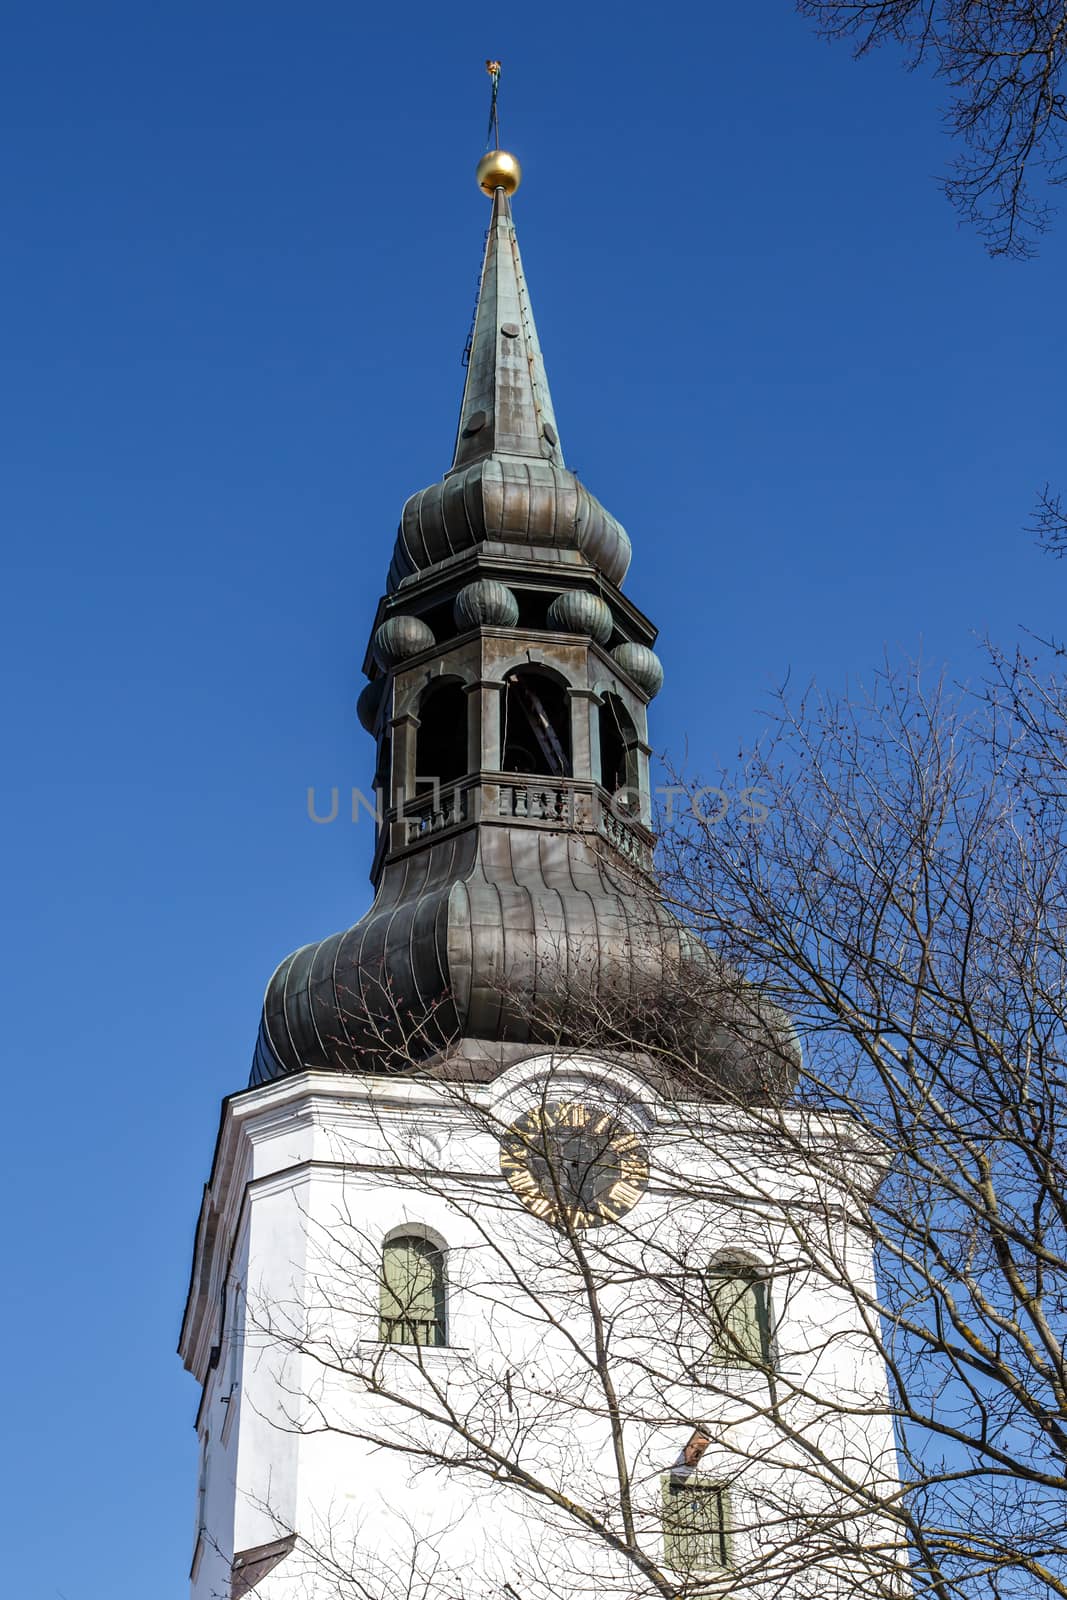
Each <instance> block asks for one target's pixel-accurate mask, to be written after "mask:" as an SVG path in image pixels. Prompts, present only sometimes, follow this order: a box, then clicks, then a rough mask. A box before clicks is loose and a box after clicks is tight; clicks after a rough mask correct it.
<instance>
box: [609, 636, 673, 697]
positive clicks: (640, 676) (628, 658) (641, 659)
mask: <svg viewBox="0 0 1067 1600" xmlns="http://www.w3.org/2000/svg"><path fill="white" fill-rule="evenodd" d="M611 655H612V660H614V661H617V662H618V664H619V666H620V667H621V668H622V670H623V671H624V672H625V674H626V676H627V677H628V678H632V679H633V681H634V682H635V683H636V685H637V687H638V688H639V689H643V690H644V692H645V694H647V695H648V698H649V699H650V700H654V699H655V698H656V696H657V695H658V694H659V692H660V690H661V689H662V688H663V663H662V661H661V660H660V658H659V656H658V655H657V654H656V652H655V651H654V650H650V649H649V648H648V645H647V644H631V643H629V641H627V643H626V644H619V645H616V646H615V649H614V650H613V651H612V652H611Z"/></svg>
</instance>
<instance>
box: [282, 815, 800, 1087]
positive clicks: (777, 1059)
mask: <svg viewBox="0 0 1067 1600" xmlns="http://www.w3.org/2000/svg"><path fill="white" fill-rule="evenodd" d="M529 842H530V836H529V835H526V836H524V835H521V834H520V835H518V836H517V837H512V836H511V835H510V834H508V833H506V832H500V833H498V834H497V836H496V839H495V841H494V842H493V844H492V845H491V846H489V845H487V842H486V838H485V836H484V835H483V834H481V833H479V832H478V831H476V830H472V831H471V832H468V833H465V834H463V835H462V836H461V838H460V839H458V840H457V841H455V842H454V843H453V844H440V845H437V846H434V847H433V848H431V849H429V850H426V851H424V852H422V853H421V854H420V855H418V856H414V857H411V858H409V860H408V861H406V862H402V863H397V864H396V865H395V866H393V867H391V868H388V869H387V871H386V874H385V877H384V879H383V881H382V885H381V888H380V890H379V892H378V896H377V898H376V900H375V902H374V905H373V906H372V907H371V909H370V910H369V911H368V913H367V915H366V916H365V917H363V918H362V920H361V921H360V922H357V923H356V924H355V926H354V927H351V928H349V929H348V930H347V931H346V932H344V933H337V934H334V935H332V937H330V938H328V939H324V940H323V941H322V942H321V943H319V944H313V945H306V946H305V947H304V948H303V949H301V950H297V951H295V952H294V954H293V955H291V956H290V957H289V958H288V959H287V960H286V961H283V962H282V964H281V966H280V967H279V968H278V970H277V972H276V973H275V974H274V976H273V977H272V979H271V981H270V984H269V986H268V988H267V994H266V998H265V1000H264V1005H263V1020H262V1024H261V1027H260V1035H259V1042H258V1044H257V1047H256V1055H255V1061H254V1065H253V1071H252V1082H253V1083H263V1082H267V1081H268V1080H270V1079H272V1078H276V1077H280V1076H282V1075H284V1074H286V1073H289V1072H300V1071H302V1070H303V1069H304V1068H306V1067H312V1068H320V1069H321V1068H328V1069H333V1070H339V1071H348V1072H382V1071H391V1070H392V1071H397V1070H404V1069H410V1068H411V1067H413V1066H415V1065H417V1064H418V1063H419V1062H420V1061H425V1060H427V1059H428V1058H432V1057H434V1056H438V1055H441V1054H442V1053H443V1054H444V1056H445V1057H446V1059H447V1055H448V1052H449V1050H450V1049H451V1047H452V1046H454V1045H455V1044H456V1043H457V1042H458V1041H459V1040H463V1041H471V1040H474V1041H482V1042H484V1044H485V1045H486V1046H487V1047H491V1046H493V1045H500V1044H507V1043H509V1042H511V1043H515V1042H519V1043H529V1044H542V1045H543V1044H568V1045H571V1046H579V1045H583V1046H586V1047H588V1046H589V1045H590V1043H591V1041H592V1040H593V1038H594V1036H597V1037H599V1039H600V1041H601V1043H602V1045H603V1046H604V1047H606V1048H610V1045H611V1040H612V1034H613V1031H614V1032H615V1034H616V1036H617V1038H618V1039H620V1040H629V1041H630V1044H631V1045H636V1046H638V1047H640V1046H641V1045H644V1046H645V1047H646V1048H647V1049H648V1050H649V1051H650V1052H651V1054H652V1055H653V1057H654V1058H656V1057H658V1058H659V1059H660V1061H661V1062H662V1063H663V1065H664V1067H665V1070H668V1071H669V1072H670V1073H672V1074H673V1075H674V1076H675V1077H677V1076H678V1075H679V1074H683V1075H684V1074H688V1077H689V1084H688V1087H689V1088H690V1090H691V1092H692V1093H693V1094H694V1095H699V1096H701V1097H707V1096H711V1097H719V1096H721V1097H724V1098H734V1097H736V1096H741V1097H749V1098H760V1099H766V1098H777V1097H778V1096H779V1095H781V1094H783V1093H785V1092H788V1089H789V1087H790V1084H791V1062H792V1061H793V1059H794V1054H795V1052H794V1047H793V1045H792V1044H791V1043H790V1040H789V1038H787V1037H786V1035H785V1033H784V1032H783V1028H782V1024H781V1022H780V1021H779V1019H778V1015H777V1013H772V1012H771V1011H770V1010H769V1009H768V1008H767V1007H765V1006H764V1005H762V1004H761V1003H760V1002H759V1000H758V997H755V996H754V992H753V991H751V990H748V989H747V988H746V987H745V986H744V985H742V984H741V983H740V982H739V980H737V979H736V977H735V976H734V975H732V974H728V973H727V972H726V970H725V969H724V968H722V967H721V965H720V964H718V963H717V962H716V961H715V959H714V957H713V956H712V955H711V953H710V952H709V951H708V950H707V948H706V946H704V945H703V944H702V943H701V942H700V941H699V940H698V939H697V938H695V936H694V935H693V934H692V933H690V932H689V930H688V929H687V928H685V927H684V926H683V925H682V924H681V923H680V922H679V921H678V919H677V918H676V917H675V916H674V915H673V914H672V913H671V912H670V911H669V910H668V909H667V907H666V906H665V905H663V903H662V902H661V901H660V900H659V899H658V897H657V896H656V895H655V893H654V892H652V891H651V886H650V887H649V890H648V891H646V892H643V893H642V892H635V885H634V881H633V879H632V877H630V876H628V875H625V874H621V873H616V872H615V871H613V870H612V868H611V867H610V866H609V865H608V864H607V861H606V858H605V857H604V855H603V854H602V853H601V852H600V851H598V850H597V849H596V848H595V846H593V845H592V844H591V843H590V842H589V841H587V840H586V839H584V838H582V837H580V836H578V835H573V834H572V835H566V834H545V835H541V836H540V847H539V848H538V849H537V850H536V851H531V850H530V849H529V848H528V846H529ZM779 1041H782V1042H779Z"/></svg>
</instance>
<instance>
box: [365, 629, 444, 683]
mask: <svg viewBox="0 0 1067 1600" xmlns="http://www.w3.org/2000/svg"><path fill="white" fill-rule="evenodd" d="M436 642H437V641H436V640H435V639H434V636H433V629H432V628H430V627H429V626H428V624H427V623H425V622H423V620H422V618H421V617H399V616H398V617H386V619H385V621H384V622H383V623H382V625H381V627H380V628H379V629H378V631H377V632H376V633H375V635H374V646H373V648H374V659H375V660H376V661H377V663H378V665H379V666H380V667H381V669H382V671H383V672H388V671H389V670H390V669H391V668H392V667H398V666H399V665H400V663H401V662H402V661H407V660H408V659H409V657H411V656H417V655H421V654H422V652H423V651H424V650H429V649H430V648H431V646H432V645H434V644H435V643H436Z"/></svg>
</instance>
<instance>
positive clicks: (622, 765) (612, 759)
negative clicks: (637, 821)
mask: <svg viewBox="0 0 1067 1600" xmlns="http://www.w3.org/2000/svg"><path fill="white" fill-rule="evenodd" d="M599 720H600V786H601V788H602V789H606V790H607V792H608V794H610V795H621V796H622V798H623V800H624V801H625V804H626V807H627V809H628V810H631V811H637V810H639V809H640V804H641V794H640V778H641V774H640V769H639V767H638V762H637V742H638V741H637V728H636V727H635V725H634V720H633V718H632V717H631V716H630V713H629V712H628V711H627V709H626V707H625V706H624V705H623V703H622V701H621V700H620V699H619V696H618V695H617V694H606V695H605V696H604V698H603V700H602V701H601V703H600V710H599Z"/></svg>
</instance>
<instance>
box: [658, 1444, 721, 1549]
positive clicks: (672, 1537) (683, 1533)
mask: <svg viewBox="0 0 1067 1600" xmlns="http://www.w3.org/2000/svg"><path fill="white" fill-rule="evenodd" d="M660 1494H661V1509H660V1520H661V1526H662V1530H663V1565H664V1566H665V1567H667V1568H668V1570H669V1571H671V1572H682V1573H695V1572H706V1573H712V1572H726V1571H729V1569H730V1568H731V1567H732V1566H733V1549H732V1543H733V1541H732V1526H731V1508H730V1490H729V1486H728V1485H727V1484H725V1483H723V1482H722V1481H721V1479H718V1478H710V1477H706V1476H705V1475H704V1474H702V1473H700V1472H698V1471H696V1470H695V1469H694V1470H693V1471H689V1472H685V1473H681V1472H679V1471H678V1470H677V1469H675V1470H673V1471H671V1472H665V1473H663V1474H662V1477H661V1479H660ZM684 1494H696V1495H697V1496H699V1497H704V1496H707V1499H708V1502H709V1503H714V1504H715V1505H716V1506H717V1521H716V1523H715V1525H714V1526H713V1527H701V1528H696V1527H691V1528H685V1527H679V1526H678V1524H677V1521H676V1519H674V1518H673V1517H672V1515H671V1513H670V1511H669V1509H668V1508H669V1507H670V1505H671V1501H672V1498H673V1497H675V1496H681V1495H684ZM687 1540H688V1541H690V1548H689V1550H688V1551H684V1550H683V1543H684V1541H687ZM697 1540H700V1541H701V1547H702V1548H701V1557H700V1558H695V1557H694V1552H693V1548H692V1546H693V1545H694V1544H695V1543H696V1541H697ZM712 1542H714V1544H715V1546H716V1548H717V1550H718V1559H717V1560H714V1561H707V1560H704V1559H702V1557H703V1554H704V1551H705V1550H706V1548H707V1546H708V1545H709V1544H711V1543H712Z"/></svg>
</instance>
